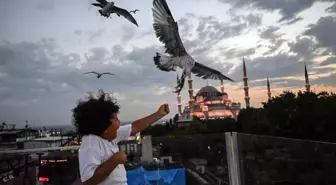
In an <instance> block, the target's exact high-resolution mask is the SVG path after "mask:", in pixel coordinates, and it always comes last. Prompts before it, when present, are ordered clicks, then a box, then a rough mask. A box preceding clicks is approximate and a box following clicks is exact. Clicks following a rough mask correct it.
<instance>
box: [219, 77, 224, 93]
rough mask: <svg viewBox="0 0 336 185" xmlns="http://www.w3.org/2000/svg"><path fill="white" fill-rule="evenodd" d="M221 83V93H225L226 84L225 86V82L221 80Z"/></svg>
mask: <svg viewBox="0 0 336 185" xmlns="http://www.w3.org/2000/svg"><path fill="white" fill-rule="evenodd" d="M220 83H221V86H220V88H221V93H224V84H223V80H221V81H220Z"/></svg>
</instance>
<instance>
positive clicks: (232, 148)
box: [225, 132, 241, 185]
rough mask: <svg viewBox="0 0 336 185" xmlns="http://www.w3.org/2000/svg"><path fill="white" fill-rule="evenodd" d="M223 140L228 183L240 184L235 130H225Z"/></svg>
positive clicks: (231, 184) (232, 184)
mask: <svg viewBox="0 0 336 185" xmlns="http://www.w3.org/2000/svg"><path fill="white" fill-rule="evenodd" d="M225 141H226V152H227V162H228V172H229V182H230V185H241V179H240V169H239V166H240V164H239V155H238V142H237V132H232V133H230V132H226V133H225Z"/></svg>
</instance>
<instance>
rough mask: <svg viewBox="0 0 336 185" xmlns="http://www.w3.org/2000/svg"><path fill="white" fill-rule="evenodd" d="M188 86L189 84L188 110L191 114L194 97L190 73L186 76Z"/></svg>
mask: <svg viewBox="0 0 336 185" xmlns="http://www.w3.org/2000/svg"><path fill="white" fill-rule="evenodd" d="M188 84H189V90H188V91H189V108H190V112H191V113H193V102H194V95H193V92H194V90H193V87H192V79H191V72H190V73H189V74H188Z"/></svg>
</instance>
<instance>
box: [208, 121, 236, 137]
mask: <svg viewBox="0 0 336 185" xmlns="http://www.w3.org/2000/svg"><path fill="white" fill-rule="evenodd" d="M206 127H207V128H208V130H209V133H224V132H234V131H237V123H236V121H235V119H233V118H224V119H215V120H208V121H207V123H206Z"/></svg>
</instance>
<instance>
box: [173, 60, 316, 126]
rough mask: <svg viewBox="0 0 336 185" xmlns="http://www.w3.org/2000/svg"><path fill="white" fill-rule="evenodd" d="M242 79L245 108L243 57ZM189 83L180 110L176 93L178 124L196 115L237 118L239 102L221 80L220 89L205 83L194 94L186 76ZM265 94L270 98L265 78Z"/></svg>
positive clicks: (201, 116)
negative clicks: (187, 94)
mask: <svg viewBox="0 0 336 185" xmlns="http://www.w3.org/2000/svg"><path fill="white" fill-rule="evenodd" d="M243 81H244V94H245V97H244V99H245V105H246V108H248V107H250V97H249V87H248V77H247V72H246V65H245V60H244V59H243ZM305 82H306V84H305V87H306V91H307V92H310V84H309V77H308V72H307V66H306V64H305ZM188 85H189V90H188V91H189V101H188V102H187V103H186V105H185V107H184V110H183V112H182V104H181V95H180V93H178V94H177V107H178V116H179V117H178V121H177V122H178V125H179V127H184V126H186V125H188V124H189V123H190V121H192V117H193V116H196V117H198V118H200V119H202V120H205V119H222V118H234V119H235V120H237V117H238V115H239V112H240V109H241V104H240V103H239V102H232V101H231V100H230V99H229V95H228V93H227V92H225V91H224V85H223V81H221V84H220V91H219V90H218V89H216V88H215V87H213V86H209V85H206V86H205V87H202V88H201V89H200V90H199V91H198V92H197V93H196V96H194V95H193V86H192V78H191V75H190V74H189V76H188ZM267 96H268V99H271V98H272V95H271V88H270V83H269V80H268V78H267Z"/></svg>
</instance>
